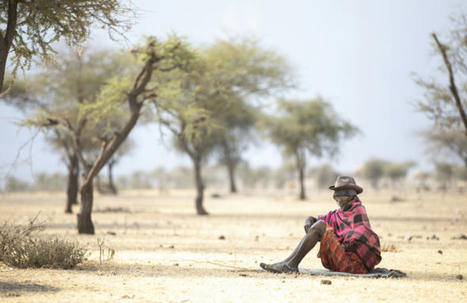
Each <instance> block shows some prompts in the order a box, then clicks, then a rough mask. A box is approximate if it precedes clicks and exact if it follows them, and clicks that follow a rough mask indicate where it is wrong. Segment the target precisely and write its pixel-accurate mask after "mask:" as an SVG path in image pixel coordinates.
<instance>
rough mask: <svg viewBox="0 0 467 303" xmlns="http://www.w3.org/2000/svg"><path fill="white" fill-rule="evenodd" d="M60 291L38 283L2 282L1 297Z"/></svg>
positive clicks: (0, 282)
mask: <svg viewBox="0 0 467 303" xmlns="http://www.w3.org/2000/svg"><path fill="white" fill-rule="evenodd" d="M59 290H60V289H59V288H57V287H53V286H48V285H41V284H37V283H20V282H2V281H0V296H5V295H6V296H11V293H17V294H20V293H33V292H57V291H59Z"/></svg>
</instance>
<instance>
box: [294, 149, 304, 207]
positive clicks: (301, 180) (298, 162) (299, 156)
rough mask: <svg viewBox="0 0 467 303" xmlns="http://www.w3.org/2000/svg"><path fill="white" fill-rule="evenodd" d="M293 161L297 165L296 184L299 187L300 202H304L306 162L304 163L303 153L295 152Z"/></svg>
mask: <svg viewBox="0 0 467 303" xmlns="http://www.w3.org/2000/svg"><path fill="white" fill-rule="evenodd" d="M295 161H296V165H297V171H298V183H299V185H300V196H299V199H300V200H306V194H305V167H306V162H305V155H304V153H302V152H300V150H297V151H296V152H295Z"/></svg>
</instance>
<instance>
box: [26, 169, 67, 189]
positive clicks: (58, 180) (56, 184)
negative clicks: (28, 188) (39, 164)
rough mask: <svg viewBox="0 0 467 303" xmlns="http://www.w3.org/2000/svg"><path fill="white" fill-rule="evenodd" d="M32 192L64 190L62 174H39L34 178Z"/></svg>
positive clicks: (64, 179) (64, 178)
mask: <svg viewBox="0 0 467 303" xmlns="http://www.w3.org/2000/svg"><path fill="white" fill-rule="evenodd" d="M33 188H34V190H44V191H62V190H65V188H66V177H65V176H64V175H63V174H59V173H55V174H46V173H39V174H37V175H36V176H35V177H34V185H33Z"/></svg>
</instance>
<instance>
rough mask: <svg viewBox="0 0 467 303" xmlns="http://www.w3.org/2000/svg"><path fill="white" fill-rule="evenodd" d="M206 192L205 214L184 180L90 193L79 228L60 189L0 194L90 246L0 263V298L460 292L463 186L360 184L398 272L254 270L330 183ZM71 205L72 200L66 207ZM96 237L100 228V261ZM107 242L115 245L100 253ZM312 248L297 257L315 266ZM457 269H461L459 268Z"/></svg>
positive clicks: (281, 250)
mask: <svg viewBox="0 0 467 303" xmlns="http://www.w3.org/2000/svg"><path fill="white" fill-rule="evenodd" d="M211 194H212V192H211V193H208V194H207V195H206V196H207V199H206V203H205V206H206V209H207V210H208V211H209V212H210V213H211V215H210V216H208V217H200V216H196V215H195V214H194V206H193V197H194V193H193V192H192V191H170V192H165V193H162V194H161V193H159V192H158V191H126V192H122V193H121V194H120V195H119V196H116V197H112V196H99V195H96V197H95V203H94V210H95V213H94V214H93V220H94V223H95V227H96V235H94V236H88V235H78V234H77V232H76V226H75V224H76V216H75V215H66V214H64V213H63V210H64V206H65V205H64V201H65V196H64V195H63V194H59V193H29V194H27V193H24V194H19V193H18V194H2V195H1V196H0V221H4V220H9V221H13V222H16V223H26V222H27V219H28V218H31V217H34V216H35V215H36V214H37V213H38V212H39V211H40V215H39V221H45V222H46V226H47V228H46V230H45V231H44V232H42V237H55V236H58V237H61V238H66V239H69V240H73V241H79V243H81V244H82V245H85V246H86V247H88V249H89V251H90V253H89V254H88V255H87V260H86V261H85V262H84V264H82V265H79V266H78V267H77V268H75V269H72V270H53V269H17V268H11V267H8V266H6V265H4V264H3V263H0V301H1V302H310V301H318V300H319V301H323V300H326V301H327V302H338V301H341V300H342V301H344V300H345V302H380V301H391V302H462V301H464V302H465V298H466V293H467V287H466V283H465V278H466V275H467V272H466V266H467V240H465V239H463V238H462V237H460V235H461V234H464V235H465V234H466V233H467V219H466V215H467V196H466V195H465V194H462V195H461V194H448V195H444V196H441V195H437V194H436V195H433V194H431V195H425V196H419V195H417V194H415V193H406V194H404V198H405V200H404V201H399V202H396V203H394V202H390V197H391V195H390V193H372V192H369V193H363V194H362V195H360V197H361V199H362V201H363V203H364V205H365V206H366V208H367V212H368V214H369V217H370V221H371V223H372V226H373V228H374V230H375V231H376V232H377V233H378V234H379V235H380V237H381V244H382V246H383V248H384V250H385V251H384V252H383V261H382V262H381V264H380V265H379V266H380V267H386V268H392V269H399V270H402V271H404V272H406V273H407V274H408V277H407V278H402V279H368V278H354V277H319V276H311V275H306V274H301V275H295V274H292V275H288V274H280V275H278V274H271V273H266V272H261V271H259V266H258V264H259V263H260V262H274V261H277V260H281V259H283V258H284V257H286V256H287V255H288V253H289V252H290V251H291V250H292V249H293V248H294V247H295V245H296V244H297V243H298V241H299V240H300V238H301V237H302V235H303V234H302V233H303V221H304V219H305V217H306V216H308V215H318V214H322V213H325V212H327V211H328V210H330V209H335V208H336V204H335V202H333V200H332V199H331V197H330V195H329V193H327V192H322V193H318V194H316V193H312V192H310V193H309V194H310V199H309V200H308V201H306V202H300V201H297V200H296V199H295V198H294V197H293V195H292V193H290V192H289V193H287V194H285V193H279V192H267V193H252V194H239V195H221V196H220V198H212V195H211ZM77 211H78V209H75V212H77ZM97 239H103V241H104V244H103V248H104V254H103V256H101V258H102V259H103V260H102V263H101V264H100V262H99V257H100V255H99V247H98V241H97ZM109 250H114V251H115V255H114V257H113V259H110V260H108V256H109ZM316 251H317V248H315V249H314V251H312V252H311V253H310V254H309V255H308V256H307V257H306V258H305V260H304V261H303V262H302V264H301V267H303V268H309V269H317V268H322V267H321V263H320V260H319V259H318V258H316ZM461 278H462V279H461Z"/></svg>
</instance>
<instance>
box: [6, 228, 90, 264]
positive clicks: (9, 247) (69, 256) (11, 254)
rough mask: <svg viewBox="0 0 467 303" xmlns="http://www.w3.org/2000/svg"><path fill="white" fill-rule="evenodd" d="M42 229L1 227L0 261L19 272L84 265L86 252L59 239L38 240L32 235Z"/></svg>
mask: <svg viewBox="0 0 467 303" xmlns="http://www.w3.org/2000/svg"><path fill="white" fill-rule="evenodd" d="M41 229H43V227H41V226H37V225H34V224H33V221H31V224H29V225H27V226H21V225H13V224H10V223H7V222H5V223H3V225H1V226H0V261H2V262H4V263H5V264H7V265H9V266H15V267H19V268H29V267H35V268H41V267H45V268H63V269H69V268H72V267H74V266H75V265H77V264H79V263H81V262H82V261H83V258H84V255H85V253H86V249H84V248H83V247H81V246H80V245H79V244H77V243H72V242H68V241H65V240H61V239H58V238H56V239H41V238H37V237H36V236H34V235H33V233H34V232H35V231H37V230H41Z"/></svg>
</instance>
